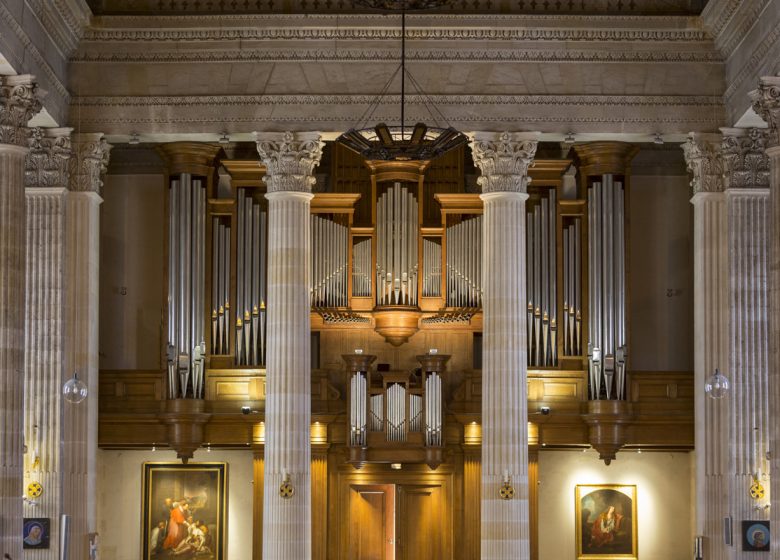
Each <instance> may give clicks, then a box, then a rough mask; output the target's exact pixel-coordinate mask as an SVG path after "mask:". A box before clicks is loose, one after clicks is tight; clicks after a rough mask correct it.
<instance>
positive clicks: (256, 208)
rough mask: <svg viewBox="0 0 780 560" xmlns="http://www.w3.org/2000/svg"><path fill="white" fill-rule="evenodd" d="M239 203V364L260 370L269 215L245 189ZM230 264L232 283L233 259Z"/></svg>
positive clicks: (240, 192)
mask: <svg viewBox="0 0 780 560" xmlns="http://www.w3.org/2000/svg"><path fill="white" fill-rule="evenodd" d="M236 199H237V211H236V220H237V227H236V230H237V231H236V319H235V328H236V346H235V356H236V364H237V365H246V366H257V365H261V364H265V354H266V335H267V329H266V307H265V301H266V288H267V281H266V275H267V270H268V266H267V247H268V233H267V232H268V214H267V212H266V210H265V208H264V206H263V204H262V203H261V202H260V201H257V200H254V199H253V198H252V196H251V195H250V194H248V193H247V192H246V189H243V188H242V189H238V194H237V197H236ZM227 264H228V266H227V267H226V268H225V269H224V270H225V271H226V273H227V274H228V278H227V279H226V281H228V282H229V275H230V266H229V264H230V257H227ZM212 315H213V311H212Z"/></svg>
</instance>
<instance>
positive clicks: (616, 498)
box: [574, 484, 637, 560]
mask: <svg viewBox="0 0 780 560" xmlns="http://www.w3.org/2000/svg"><path fill="white" fill-rule="evenodd" d="M574 499H575V512H576V513H575V520H574V525H575V527H576V532H577V537H576V543H577V560H589V559H600V560H618V559H620V560H623V559H630V560H636V559H637V515H636V485H633V484H578V485H577V487H576V489H575V496H574Z"/></svg>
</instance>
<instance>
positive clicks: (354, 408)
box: [350, 371, 368, 447]
mask: <svg viewBox="0 0 780 560" xmlns="http://www.w3.org/2000/svg"><path fill="white" fill-rule="evenodd" d="M350 396H351V403H350V428H351V430H350V444H351V445H354V446H360V447H364V446H365V445H366V443H367V433H366V427H367V422H366V405H367V397H368V394H367V384H366V374H365V372H362V371H356V372H355V373H354V374H353V375H352V379H351V380H350Z"/></svg>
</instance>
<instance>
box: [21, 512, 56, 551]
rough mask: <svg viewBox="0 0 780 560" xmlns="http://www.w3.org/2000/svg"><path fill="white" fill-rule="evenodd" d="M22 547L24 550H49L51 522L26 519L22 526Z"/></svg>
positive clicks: (39, 519)
mask: <svg viewBox="0 0 780 560" xmlns="http://www.w3.org/2000/svg"><path fill="white" fill-rule="evenodd" d="M22 545H23V547H24V548H49V520H48V519H45V518H30V519H25V520H24V523H23V525H22Z"/></svg>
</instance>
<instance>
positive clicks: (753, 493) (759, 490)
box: [750, 476, 766, 500]
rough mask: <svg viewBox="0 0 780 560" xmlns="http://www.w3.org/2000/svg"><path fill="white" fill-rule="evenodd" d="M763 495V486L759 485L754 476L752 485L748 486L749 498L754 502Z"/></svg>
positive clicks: (764, 492)
mask: <svg viewBox="0 0 780 560" xmlns="http://www.w3.org/2000/svg"><path fill="white" fill-rule="evenodd" d="M765 494H766V490H764V485H763V484H761V482H760V481H759V480H758V477H757V476H754V477H753V483H752V484H751V485H750V497H751V498H753V499H754V500H760V499H761V498H763V497H764V495H765Z"/></svg>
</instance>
